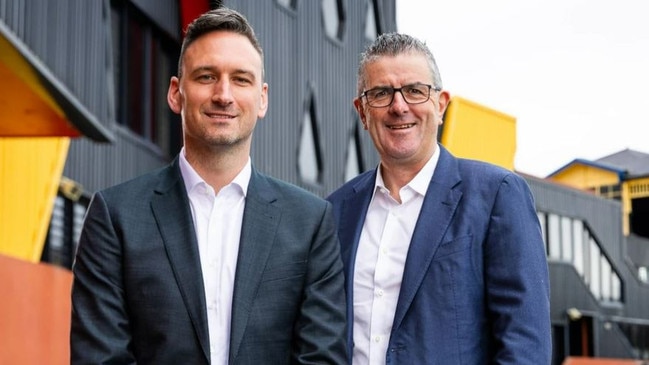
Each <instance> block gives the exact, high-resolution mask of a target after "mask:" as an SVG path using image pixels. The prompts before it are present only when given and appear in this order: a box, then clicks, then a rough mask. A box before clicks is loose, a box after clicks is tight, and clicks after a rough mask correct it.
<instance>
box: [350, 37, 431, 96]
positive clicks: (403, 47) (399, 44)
mask: <svg viewBox="0 0 649 365" xmlns="http://www.w3.org/2000/svg"><path fill="white" fill-rule="evenodd" d="M404 53H415V54H421V55H423V56H425V57H426V60H427V61H428V68H429V69H430V74H431V76H432V78H433V87H434V88H438V89H441V88H442V77H441V76H440V74H439V69H438V68H437V63H436V62H435V57H433V54H432V52H431V51H430V49H428V46H426V44H425V43H424V42H422V41H420V40H419V39H417V38H414V37H412V36H409V35H407V34H401V33H384V34H381V35H380V36H379V37H378V38H376V39H375V40H374V42H372V44H370V45H369V46H367V48H365V50H364V51H363V53H361V61H360V65H359V67H358V95H360V94H361V93H362V92H363V89H364V88H365V86H366V84H367V80H366V79H365V78H366V75H365V69H366V68H367V65H368V64H370V63H372V62H374V61H376V60H377V59H378V58H380V57H383V56H392V57H394V56H398V55H400V54H404Z"/></svg>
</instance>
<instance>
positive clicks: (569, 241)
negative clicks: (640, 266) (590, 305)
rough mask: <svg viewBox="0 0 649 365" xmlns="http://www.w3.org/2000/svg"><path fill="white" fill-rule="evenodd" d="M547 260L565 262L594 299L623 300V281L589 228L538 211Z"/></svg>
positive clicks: (577, 222) (575, 221)
mask: <svg viewBox="0 0 649 365" xmlns="http://www.w3.org/2000/svg"><path fill="white" fill-rule="evenodd" d="M537 216H538V217H539V222H540V224H541V233H542V235H543V240H544V241H545V245H546V250H547V255H548V258H549V259H553V260H557V261H562V262H568V263H570V264H572V265H573V266H574V268H575V271H577V273H578V274H579V276H580V277H581V278H582V279H583V281H584V283H585V284H586V285H587V286H588V288H589V289H590V292H591V293H592V294H593V296H594V297H595V298H596V299H597V300H602V301H612V302H619V301H621V300H622V281H621V279H620V276H619V274H618V273H617V271H616V270H615V267H614V265H613V264H612V262H611V260H610V259H609V258H608V257H607V256H606V253H605V252H603V251H602V249H601V246H600V243H599V242H598V241H597V240H596V239H595V237H593V236H592V234H591V231H590V229H589V228H588V226H587V225H586V224H585V223H584V221H582V220H579V219H574V218H570V217H566V216H561V215H558V214H552V213H544V212H537Z"/></svg>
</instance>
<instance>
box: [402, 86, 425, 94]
mask: <svg viewBox="0 0 649 365" xmlns="http://www.w3.org/2000/svg"><path fill="white" fill-rule="evenodd" d="M404 89H405V91H406V93H408V94H411V95H413V96H420V95H424V94H425V93H426V92H425V91H424V87H423V86H421V85H411V86H406V87H405V88H404Z"/></svg>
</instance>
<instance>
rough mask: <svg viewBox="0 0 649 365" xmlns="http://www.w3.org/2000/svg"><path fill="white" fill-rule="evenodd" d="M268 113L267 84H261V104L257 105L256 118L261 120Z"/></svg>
mask: <svg viewBox="0 0 649 365" xmlns="http://www.w3.org/2000/svg"><path fill="white" fill-rule="evenodd" d="M267 111H268V84H267V83H265V82H264V83H263V84H262V85H261V103H260V104H259V112H257V118H259V119H261V118H263V117H265V116H266V112H267Z"/></svg>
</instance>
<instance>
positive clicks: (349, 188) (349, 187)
mask: <svg viewBox="0 0 649 365" xmlns="http://www.w3.org/2000/svg"><path fill="white" fill-rule="evenodd" d="M375 178H376V169H372V170H369V171H365V172H363V173H361V174H360V175H358V176H356V177H354V178H353V179H351V180H349V181H348V182H346V183H344V184H343V185H341V186H340V187H339V188H337V189H336V190H334V191H333V192H332V193H331V194H329V196H328V197H327V200H329V201H331V202H335V201H338V200H341V199H343V198H345V197H346V196H349V195H352V194H357V193H359V192H361V191H363V190H364V189H365V188H367V187H373V186H374V181H375Z"/></svg>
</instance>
